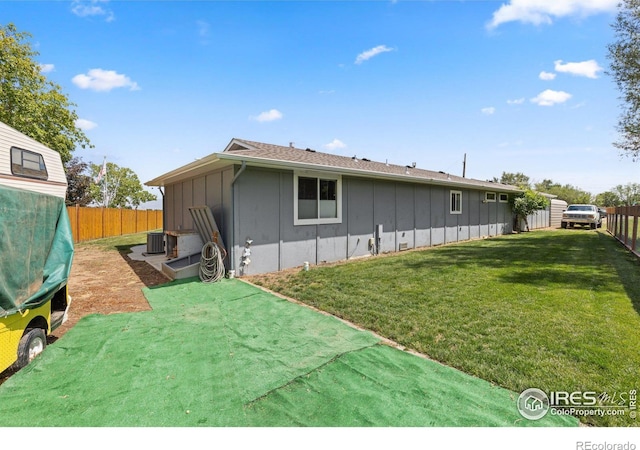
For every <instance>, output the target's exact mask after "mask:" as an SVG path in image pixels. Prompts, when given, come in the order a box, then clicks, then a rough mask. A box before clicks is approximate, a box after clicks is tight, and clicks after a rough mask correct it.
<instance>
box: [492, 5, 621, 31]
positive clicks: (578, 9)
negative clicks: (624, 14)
mask: <svg viewBox="0 0 640 450" xmlns="http://www.w3.org/2000/svg"><path fill="white" fill-rule="evenodd" d="M618 2H619V0H510V1H509V3H508V4H503V5H502V6H500V8H499V9H498V10H497V11H495V12H494V13H493V18H492V19H491V21H490V22H489V23H488V25H487V27H488V28H489V29H493V28H496V27H498V26H499V25H501V24H503V23H507V22H522V23H530V24H533V25H542V24H551V23H553V20H554V19H559V18H561V17H568V16H575V17H584V16H590V15H594V14H599V13H604V12H615V11H616V8H617V5H618Z"/></svg>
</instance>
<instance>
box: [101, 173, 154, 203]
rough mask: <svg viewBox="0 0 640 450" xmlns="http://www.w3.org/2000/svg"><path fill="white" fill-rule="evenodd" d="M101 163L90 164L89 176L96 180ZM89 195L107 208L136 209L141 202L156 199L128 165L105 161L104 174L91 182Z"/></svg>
mask: <svg viewBox="0 0 640 450" xmlns="http://www.w3.org/2000/svg"><path fill="white" fill-rule="evenodd" d="M101 169H102V165H99V164H91V166H90V172H91V177H92V178H93V179H94V181H96V180H97V179H98V175H99V174H100V171H101ZM91 196H92V198H93V200H94V202H95V203H97V204H98V205H105V206H107V207H108V208H127V209H132V208H135V209H137V208H138V206H140V205H141V204H142V203H145V202H150V201H153V200H156V199H157V197H156V196H155V195H154V194H152V193H151V192H148V191H145V190H144V188H143V187H142V183H140V179H139V178H138V175H136V173H135V172H134V171H133V170H131V169H129V168H128V167H120V166H118V165H117V164H114V163H107V170H106V174H105V175H104V177H102V179H101V180H100V182H99V183H97V184H96V183H92V184H91Z"/></svg>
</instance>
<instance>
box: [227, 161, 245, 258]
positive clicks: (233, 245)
mask: <svg viewBox="0 0 640 450" xmlns="http://www.w3.org/2000/svg"><path fill="white" fill-rule="evenodd" d="M246 168H247V162H246V161H242V166H240V170H238V173H236V174H235V175H234V177H233V179H232V180H231V211H232V216H231V248H230V249H229V269H231V270H235V269H236V252H235V248H236V236H235V234H236V233H235V231H236V230H235V229H236V218H235V214H236V193H235V189H234V185H235V183H236V180H237V179H238V177H240V175H241V174H242V172H244V171H245V169H246Z"/></svg>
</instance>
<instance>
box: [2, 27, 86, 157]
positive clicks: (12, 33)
mask: <svg viewBox="0 0 640 450" xmlns="http://www.w3.org/2000/svg"><path fill="white" fill-rule="evenodd" d="M30 37H31V35H30V34H29V33H24V32H19V31H18V30H17V29H16V27H15V25H13V24H11V23H10V24H8V25H6V26H2V25H0V121H2V122H4V123H6V124H7V125H9V126H11V127H13V128H15V129H16V130H18V131H20V132H22V133H24V134H26V135H27V136H29V137H31V138H33V139H35V140H36V141H38V142H40V143H42V144H44V145H46V146H47V147H49V148H51V149H53V150H55V151H57V152H58V153H60V156H61V157H62V162H63V163H66V162H68V161H70V160H71V153H72V152H73V151H74V150H75V149H76V147H78V146H80V147H82V148H85V147H87V146H89V147H91V144H90V142H89V139H88V138H87V136H86V135H85V134H84V132H83V131H82V130H80V129H79V128H78V127H76V124H75V123H76V120H77V119H78V116H77V114H76V113H75V111H74V110H73V108H74V107H75V106H76V105H75V104H74V103H71V102H70V101H69V99H68V98H67V96H66V95H65V94H63V93H62V89H61V87H60V86H58V85H57V84H55V83H53V82H51V81H49V80H47V78H46V77H45V76H44V75H43V74H42V70H41V66H40V64H39V63H38V62H37V61H36V59H35V58H36V57H37V56H38V55H39V54H38V52H36V51H35V50H33V49H32V48H31V45H30V44H29V42H28V39H29V38H30Z"/></svg>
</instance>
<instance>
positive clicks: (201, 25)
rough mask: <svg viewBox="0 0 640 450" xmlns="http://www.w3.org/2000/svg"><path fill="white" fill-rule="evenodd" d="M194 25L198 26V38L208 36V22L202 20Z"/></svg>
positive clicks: (209, 27)
mask: <svg viewBox="0 0 640 450" xmlns="http://www.w3.org/2000/svg"><path fill="white" fill-rule="evenodd" d="M196 25H197V26H198V35H199V36H200V37H203V38H205V37H208V36H209V30H210V29H211V25H209V23H208V22H205V21H204V20H198V21H196Z"/></svg>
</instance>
